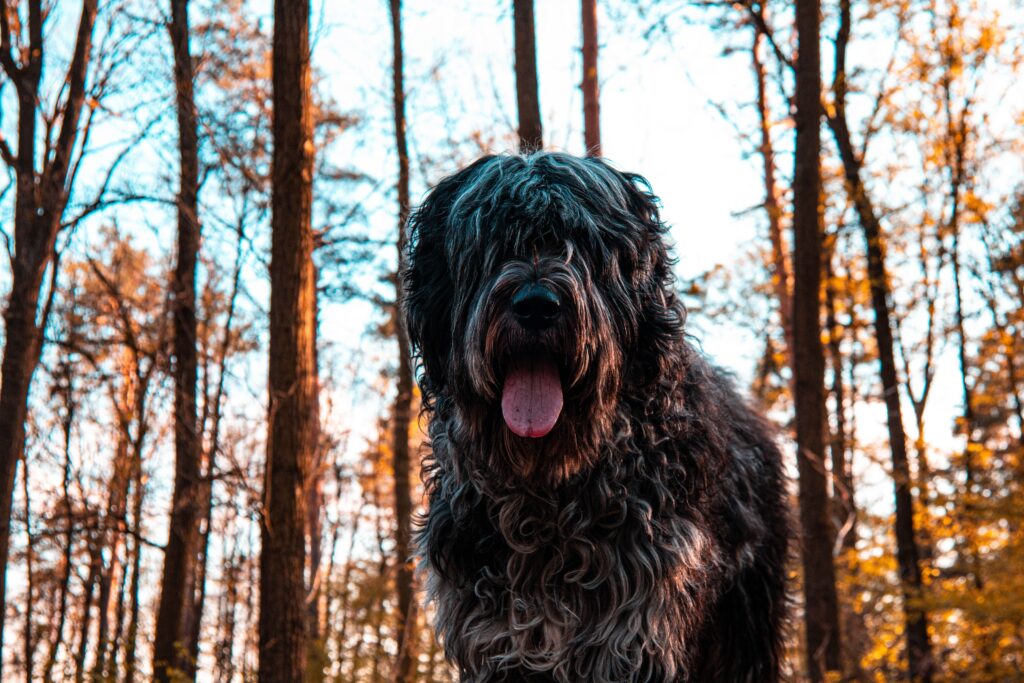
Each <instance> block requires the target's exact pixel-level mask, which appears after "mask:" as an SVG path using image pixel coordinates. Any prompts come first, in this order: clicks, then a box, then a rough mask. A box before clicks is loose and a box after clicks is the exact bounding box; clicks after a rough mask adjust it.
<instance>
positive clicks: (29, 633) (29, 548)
mask: <svg viewBox="0 0 1024 683" xmlns="http://www.w3.org/2000/svg"><path fill="white" fill-rule="evenodd" d="M21 486H22V489H21V491H22V495H21V497H22V504H23V505H24V507H23V509H22V512H23V513H24V514H25V575H26V576H25V578H26V582H25V592H26V595H25V622H24V628H23V633H22V635H21V640H22V643H21V645H22V648H23V652H24V657H25V661H24V662H23V663H22V665H23V666H24V669H25V683H32V675H33V661H34V656H35V650H36V647H35V629H34V628H33V625H32V615H33V614H34V610H33V607H35V603H36V595H35V588H36V583H35V579H36V575H35V567H34V566H33V562H34V559H35V558H34V555H35V551H36V549H35V537H34V535H33V533H32V499H31V497H30V494H31V486H30V485H29V474H28V461H27V460H26V461H25V463H24V465H22V471H21Z"/></svg>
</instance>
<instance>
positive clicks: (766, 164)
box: [751, 27, 793, 370]
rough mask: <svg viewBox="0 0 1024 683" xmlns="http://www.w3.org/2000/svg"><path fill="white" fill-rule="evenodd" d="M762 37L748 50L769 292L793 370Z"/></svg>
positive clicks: (790, 313)
mask: <svg viewBox="0 0 1024 683" xmlns="http://www.w3.org/2000/svg"><path fill="white" fill-rule="evenodd" d="M763 37H764V34H763V32H762V31H761V29H760V28H757V27H755V30H754V44H753V46H752V47H751V61H752V65H753V68H754V80H755V82H756V85H757V112H758V120H759V123H760V129H761V130H760V133H761V144H760V149H759V151H760V154H761V162H762V166H763V174H764V210H765V214H767V216H768V237H769V240H770V242H771V245H772V269H773V272H772V288H773V289H774V290H775V298H776V299H778V301H779V319H780V322H781V323H782V333H783V337H784V339H785V341H786V363H787V364H788V365H789V367H790V370H792V369H793V304H792V300H791V298H790V286H791V285H790V281H789V280H790V278H789V263H788V262H787V260H786V241H785V239H784V237H783V234H782V207H781V206H779V189H778V183H777V182H776V180H775V146H774V144H773V143H772V134H771V126H770V124H771V110H770V109H769V104H768V88H767V85H766V83H765V73H764V62H763V61H762V60H761V43H762V42H763V40H762V39H763Z"/></svg>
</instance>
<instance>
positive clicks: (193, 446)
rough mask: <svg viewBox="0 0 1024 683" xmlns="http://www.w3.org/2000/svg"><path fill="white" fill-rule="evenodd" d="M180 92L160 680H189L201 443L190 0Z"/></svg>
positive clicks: (180, 19) (157, 652)
mask: <svg viewBox="0 0 1024 683" xmlns="http://www.w3.org/2000/svg"><path fill="white" fill-rule="evenodd" d="M168 29H169V31H170V38H171V47H172V48H173V51H174V88H175V93H176V96H177V97H176V108H177V114H178V162H179V167H178V207H177V208H178V254H177V263H176V265H175V269H174V278H173V280H172V284H171V288H172V300H171V312H172V320H173V327H174V363H173V366H172V367H173V374H174V492H173V494H172V497H171V522H170V530H169V534H168V537H167V550H166V552H165V553H164V566H163V577H162V579H161V582H160V604H159V607H158V610H157V616H156V635H155V637H154V640H153V677H154V679H155V680H157V681H160V682H161V683H166V682H167V681H170V680H171V678H172V676H174V675H179V676H181V675H187V674H188V672H189V671H190V670H192V669H193V667H192V666H190V664H189V659H190V657H189V649H188V644H189V643H190V641H191V637H190V634H189V633H188V630H189V627H190V625H191V624H192V615H191V607H192V600H191V596H192V594H193V592H194V580H195V557H196V553H197V550H198V545H199V513H198V509H197V507H198V506H197V503H198V500H197V487H198V485H199V461H200V447H201V442H200V438H199V432H198V429H197V423H196V373H197V371H196V283H195V278H196V259H197V256H198V252H199V231H200V225H199V214H198V198H197V195H198V192H199V141H198V134H197V128H196V127H197V122H196V108H195V98H194V95H193V75H192V55H191V53H190V51H189V25H188V0H171V23H170V25H169V27H168Z"/></svg>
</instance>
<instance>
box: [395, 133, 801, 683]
mask: <svg viewBox="0 0 1024 683" xmlns="http://www.w3.org/2000/svg"><path fill="white" fill-rule="evenodd" d="M658 206H659V201H658V199H657V198H656V197H655V196H654V195H653V193H652V190H651V188H650V185H649V184H648V183H647V181H646V180H645V179H644V178H642V177H641V176H639V175H635V174H629V173H623V172H620V171H618V170H616V169H614V168H613V167H612V166H611V165H610V164H609V163H607V162H606V161H603V160H601V159H597V158H578V157H574V156H572V155H569V154H564V153H556V152H538V153H533V154H529V155H492V156H485V157H483V158H481V159H479V160H478V161H476V162H475V163H473V164H472V165H470V166H468V167H467V168H465V169H463V170H461V171H459V172H457V173H455V174H454V175H452V176H449V177H447V178H445V179H444V180H442V181H441V182H440V183H438V184H437V185H436V186H435V187H434V188H433V190H431V191H430V192H429V193H428V195H427V196H426V197H425V200H424V201H423V203H422V205H420V206H419V207H418V208H417V209H416V210H415V211H413V213H412V215H411V217H410V220H409V224H408V228H407V229H408V233H407V235H408V240H407V251H406V257H405V265H404V267H403V270H402V274H401V277H402V286H403V290H404V296H403V303H402V305H403V311H404V320H405V324H406V325H407V329H408V331H409V335H410V339H411V342H412V345H413V350H414V354H415V357H416V359H417V361H418V366H419V370H420V372H419V377H418V381H419V385H420V389H421V394H422V398H423V406H424V412H425V415H426V417H428V418H429V427H428V437H429V454H428V455H426V457H425V459H424V464H423V479H424V484H425V490H426V495H427V499H428V505H427V511H426V512H425V515H424V517H423V518H422V519H420V520H419V521H418V529H417V548H418V551H417V552H418V557H419V558H420V568H421V570H422V571H423V573H424V574H425V586H426V593H427V600H428V601H430V602H432V603H433V604H434V606H435V609H436V619H435V628H436V630H437V634H438V636H439V638H440V639H441V642H442V643H443V645H444V648H445V653H446V656H447V658H448V659H449V661H450V662H451V663H452V664H453V665H454V666H455V667H456V668H457V669H458V672H459V675H460V679H461V680H462V681H465V682H472V683H484V682H494V681H538V682H539V681H549V682H558V683H567V682H569V681H595V682H599V683H605V682H607V683H611V682H612V681H617V682H618V681H637V682H640V681H650V682H662V681H665V682H669V681H677V682H681V681H752V682H757V683H761V682H764V681H775V680H778V678H779V675H780V658H781V641H782V635H783V630H784V626H785V620H786V612H787V593H786V561H787V558H788V552H789V539H790V514H789V511H788V507H787V480H786V476H785V473H784V469H783V462H782V455H781V453H780V450H779V448H778V446H777V444H776V443H775V439H774V432H773V430H772V428H771V427H770V426H769V423H768V422H767V421H766V420H765V419H764V418H763V417H761V416H760V415H759V414H758V413H757V412H756V411H755V410H753V409H752V408H751V407H750V406H749V405H748V404H747V403H746V402H745V401H744V400H743V399H741V398H740V396H739V395H738V393H737V392H736V390H735V389H734V388H733V386H732V384H731V382H730V380H729V379H728V378H727V377H726V376H725V375H724V374H723V373H722V372H720V371H718V370H716V369H715V368H714V367H713V366H712V365H711V364H710V363H709V362H708V361H707V360H705V358H704V357H703V356H702V354H701V353H700V352H699V351H698V350H697V349H696V348H695V346H694V345H693V344H692V343H691V341H690V340H689V338H688V337H687V335H686V333H685V332H684V320H685V311H684V308H683V306H682V304H681V302H680V300H679V298H678V296H677V294H676V290H675V281H674V278H673V271H672V267H673V265H674V261H673V259H672V258H671V257H670V255H669V252H668V248H667V246H666V233H667V230H668V228H667V226H666V225H665V224H664V223H663V222H662V220H661V218H660V216H659V210H658Z"/></svg>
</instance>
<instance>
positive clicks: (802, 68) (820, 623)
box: [793, 0, 841, 681]
mask: <svg viewBox="0 0 1024 683" xmlns="http://www.w3.org/2000/svg"><path fill="white" fill-rule="evenodd" d="M820 11H821V7H820V4H819V0H800V1H799V2H797V10H796V21H797V35H798V50H799V56H798V59H797V63H796V116H795V118H796V169H795V171H794V176H793V213H794V216H793V233H794V238H795V239H794V256H793V270H794V287H793V342H794V343H793V371H794V372H793V374H794V403H795V406H796V440H797V466H798V470H799V474H800V481H799V497H800V523H801V528H802V530H803V553H802V557H803V570H804V595H805V598H806V599H805V601H804V623H805V627H806V634H807V652H806V655H807V667H808V676H809V678H810V680H811V681H823V680H825V676H826V672H832V671H839V670H840V669H841V661H840V651H839V603H838V598H837V596H836V576H835V565H834V562H833V557H832V541H833V539H834V538H835V533H834V531H833V527H832V511H831V509H830V507H829V506H830V501H829V496H828V475H827V471H826V467H825V435H824V426H825V423H824V420H823V417H824V415H825V356H824V350H823V348H822V344H821V316H820V310H821V305H820V293H821V266H822V222H821V136H820V129H821V63H820V56H819V50H818V36H819V29H820V19H819V14H820Z"/></svg>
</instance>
